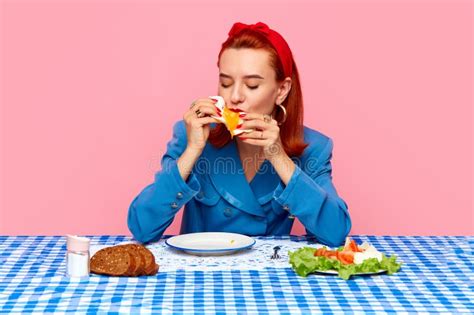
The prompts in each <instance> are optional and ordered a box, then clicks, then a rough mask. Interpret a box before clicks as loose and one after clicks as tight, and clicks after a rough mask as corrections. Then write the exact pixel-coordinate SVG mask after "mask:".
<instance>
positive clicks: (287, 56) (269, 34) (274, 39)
mask: <svg viewBox="0 0 474 315" xmlns="http://www.w3.org/2000/svg"><path fill="white" fill-rule="evenodd" d="M243 30H253V31H257V32H259V33H261V34H263V35H265V37H266V38H267V39H268V40H269V41H270V43H271V44H272V46H273V48H275V50H276V51H277V54H278V57H279V58H280V61H281V63H282V65H283V72H284V73H285V77H290V78H291V75H292V74H293V56H292V54H291V50H290V47H289V46H288V44H287V42H286V41H285V39H284V38H283V36H281V35H280V34H278V33H277V32H276V31H274V30H272V29H270V28H269V27H268V25H267V24H265V23H262V22H258V23H257V24H250V25H247V24H243V23H240V22H237V23H235V24H234V25H233V26H232V28H231V29H230V31H229V38H230V37H233V36H235V35H237V34H238V33H240V32H241V31H243Z"/></svg>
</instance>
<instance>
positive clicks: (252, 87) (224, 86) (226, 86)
mask: <svg viewBox="0 0 474 315" xmlns="http://www.w3.org/2000/svg"><path fill="white" fill-rule="evenodd" d="M221 86H222V87H223V88H224V89H226V88H228V87H229V86H230V85H224V84H221ZM247 86H248V85H247ZM248 88H249V89H251V90H255V89H257V88H258V85H255V86H248Z"/></svg>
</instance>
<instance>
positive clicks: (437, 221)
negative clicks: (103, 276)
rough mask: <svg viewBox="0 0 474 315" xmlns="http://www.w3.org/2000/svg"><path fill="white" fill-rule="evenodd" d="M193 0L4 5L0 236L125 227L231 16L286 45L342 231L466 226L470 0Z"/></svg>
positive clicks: (203, 86) (206, 90)
mask: <svg viewBox="0 0 474 315" xmlns="http://www.w3.org/2000/svg"><path fill="white" fill-rule="evenodd" d="M190 3H192V2H190V1H189V3H188V2H184V1H166V2H164V1H163V2H152V1H128V2H125V1H120V2H119V1H65V2H64V3H60V1H42V2H40V1H18V0H16V1H3V2H2V6H1V10H2V12H1V14H2V15H1V21H2V22H1V27H2V29H1V36H2V37H1V50H0V51H1V53H2V56H1V57H2V65H1V66H2V69H1V74H2V76H1V80H2V81H1V85H0V86H1V87H2V91H1V92H2V95H1V96H2V98H1V111H0V113H1V129H0V130H1V131H0V132H1V134H0V136H1V146H0V149H1V152H0V153H1V154H0V159H1V160H0V162H1V174H0V175H1V176H0V179H1V182H0V194H1V195H0V201H1V208H0V234H6V235H16V234H22V235H23V234H43V235H52V234H55V235H60V234H66V233H76V234H127V235H129V231H128V229H127V224H126V217H127V211H128V207H129V204H130V202H131V201H132V199H133V198H134V197H135V196H136V195H137V194H138V193H139V192H140V191H141V190H142V189H143V188H144V187H145V186H146V185H147V184H149V183H151V182H152V181H153V174H154V173H155V172H156V171H158V170H159V160H160V158H161V155H162V154H163V153H164V149H165V145H166V142H167V141H168V139H169V138H170V136H171V127H172V125H173V123H174V122H175V121H176V120H178V119H180V118H181V117H182V114H183V113H184V111H185V110H186V109H187V108H188V106H189V104H190V103H191V102H192V101H193V100H194V99H196V98H199V97H206V96H209V95H213V94H215V91H216V90H217V80H218V77H217V75H218V68H217V66H216V61H217V54H218V52H219V48H220V45H221V43H222V42H223V41H224V40H225V39H226V37H227V32H228V31H229V29H230V27H231V26H232V24H233V23H234V22H236V21H240V22H244V23H256V22H257V21H262V22H265V23H267V24H268V25H269V26H270V27H272V28H275V29H276V30H278V31H279V32H280V33H281V34H282V35H283V36H284V37H285V38H286V39H287V41H288V43H289V44H290V47H291V48H292V50H293V54H294V56H295V60H296V63H297V65H298V67H299V70H300V74H301V80H302V85H303V93H304V100H305V106H306V107H305V110H306V118H305V121H306V124H307V125H309V126H311V127H313V128H315V129H318V130H319V131H321V132H323V133H325V134H327V135H329V136H330V137H332V138H333V140H334V143H335V147H334V155H333V168H334V171H333V179H334V183H335V185H336V188H337V189H338V192H339V194H340V195H341V196H342V197H343V198H344V199H345V200H346V202H347V203H348V205H349V209H350V213H351V215H352V220H353V229H352V233H353V234H376V235H380V234H394V235H442V234H445V235H472V234H473V231H474V223H473V207H472V196H473V185H472V177H473V167H472V161H473V156H472V147H473V130H472V120H473V115H472V107H473V89H472V87H473V60H472V56H473V49H472V47H473V24H472V23H473V19H472V14H473V13H472V12H473V4H472V3H473V2H472V1H452V0H449V1H448V0H446V1H379V2H376V1H290V0H288V1H260V2H256V1H242V0H239V1H232V2H231V1H227V2H226V3H225V4H220V1H201V2H200V3H199V4H190ZM180 217H181V216H180V215H179V216H178V219H177V220H175V221H174V223H173V225H172V226H171V227H170V228H169V229H168V230H167V233H176V232H177V231H178V227H179V221H180ZM302 231H303V229H302V228H301V225H299V224H298V225H297V226H296V227H295V229H294V230H293V232H294V233H300V232H302Z"/></svg>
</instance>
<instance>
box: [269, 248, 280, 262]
mask: <svg viewBox="0 0 474 315" xmlns="http://www.w3.org/2000/svg"><path fill="white" fill-rule="evenodd" d="M280 249H281V247H280V246H275V247H273V250H274V252H273V255H272V256H271V257H270V259H279V258H280V255H278V251H279V250H280Z"/></svg>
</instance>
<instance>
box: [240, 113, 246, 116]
mask: <svg viewBox="0 0 474 315" xmlns="http://www.w3.org/2000/svg"><path fill="white" fill-rule="evenodd" d="M245 115H247V114H246V113H240V114H239V117H245Z"/></svg>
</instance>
